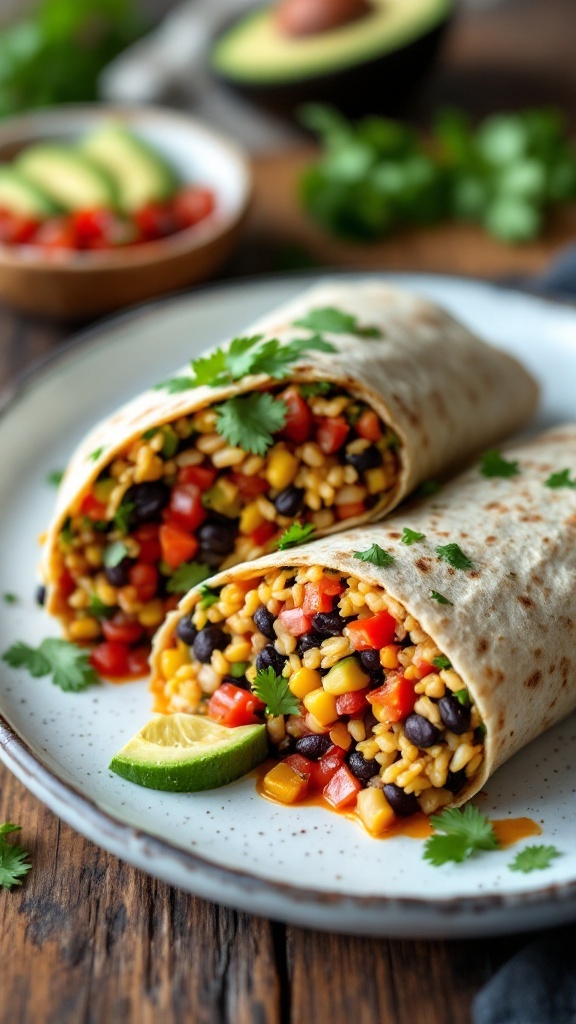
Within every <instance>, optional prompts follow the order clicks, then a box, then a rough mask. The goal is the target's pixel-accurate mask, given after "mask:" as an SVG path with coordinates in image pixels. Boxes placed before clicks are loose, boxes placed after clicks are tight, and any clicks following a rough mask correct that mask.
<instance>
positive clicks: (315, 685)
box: [289, 668, 322, 700]
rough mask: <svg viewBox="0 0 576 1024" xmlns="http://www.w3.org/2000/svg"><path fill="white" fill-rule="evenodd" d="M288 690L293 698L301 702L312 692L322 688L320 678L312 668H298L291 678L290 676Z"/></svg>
mask: <svg viewBox="0 0 576 1024" xmlns="http://www.w3.org/2000/svg"><path fill="white" fill-rule="evenodd" d="M289 685H290V689H291V690H292V693H293V694H294V696H295V697H299V698H300V700H303V699H304V697H306V696H307V694H309V693H312V690H318V689H319V688H320V687H321V686H322V676H321V675H320V673H319V672H316V670H315V669H313V668H299V669H298V671H297V672H295V673H294V675H293V676H290V684H289Z"/></svg>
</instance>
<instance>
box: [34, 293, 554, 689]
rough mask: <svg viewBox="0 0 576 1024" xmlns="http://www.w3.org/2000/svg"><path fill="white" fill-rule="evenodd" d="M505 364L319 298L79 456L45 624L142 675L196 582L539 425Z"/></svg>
mask: <svg viewBox="0 0 576 1024" xmlns="http://www.w3.org/2000/svg"><path fill="white" fill-rule="evenodd" d="M535 401H536V386H535V384H534V381H533V380H532V379H531V377H530V376H529V375H528V373H526V371H525V370H524V369H523V368H522V367H521V366H520V365H519V364H518V363H517V362H516V361H515V360H514V359H512V358H511V357H510V356H508V355H506V354H505V353H503V352H500V351H498V350H497V349H495V348H493V347H491V346H489V345H487V344H485V343H484V342H482V341H480V340H479V339H478V338H476V337H474V335H472V334H471V333H470V332H469V331H468V330H466V329H465V328H464V327H463V326H462V325H460V324H459V323H457V322H456V321H455V320H453V319H452V318H451V317H450V316H449V315H448V314H447V313H445V312H443V311H442V310H440V309H438V308H437V307H436V306H434V305H432V304H430V303H429V302H427V301H425V300H423V299H420V298H416V297H414V296H412V295H409V294H407V293H405V292H403V291H401V290H398V289H395V288H391V287H389V286H386V285H383V284H380V283H378V282H375V281H373V280H371V281H362V282H360V283H341V282H338V283H327V284H324V285H320V286H317V287H315V288H313V289H312V290H311V291H309V292H307V293H306V294H305V295H303V296H302V297H300V298H298V299H296V300H294V301H292V302H291V303H289V304H288V305H286V306H284V307H282V308H281V309H279V310H277V311H276V312H273V313H271V314H269V315H268V316H267V317H265V318H264V319H262V320H260V321H258V322H257V323H256V324H254V325H252V326H251V327H250V328H249V329H248V330H247V331H246V332H245V333H244V334H243V335H242V336H240V337H238V338H235V339H233V340H232V341H230V342H228V343H227V344H226V345H224V346H222V347H220V348H217V349H213V350H211V351H210V352H209V353H207V354H206V355H205V356H203V357H202V358H200V359H197V360H195V361H194V362H193V363H192V364H191V366H190V365H189V366H188V367H187V368H185V369H184V370H183V371H181V372H179V373H178V374H177V375H176V376H174V377H171V378H169V379H167V380H165V381H162V382H160V383H159V384H158V385H157V386H156V387H153V388H151V389H150V390H149V391H146V392H145V393H143V394H141V395H139V396H138V397H137V398H136V399H135V400H134V401H132V402H131V403H129V404H128V405H126V406H124V407H123V408H122V409H120V410H119V411H118V412H117V413H115V414H114V415H113V416H111V417H110V418H109V419H107V420H105V421H104V422H103V423H101V424H100V425H98V426H97V427H96V428H95V429H94V430H93V431H92V432H91V434H90V435H89V436H88V437H87V438H86V439H85V440H84V441H83V442H82V443H81V444H80V446H79V448H78V449H77V451H76V452H75V454H74V455H73V457H72V459H71V462H70V464H69V467H68V470H67V472H66V474H65V476H64V479H63V482H62V485H61V489H60V492H59V495H58V500H57V507H56V511H55V515H54V518H53V521H52V524H51V526H50V529H49V531H48V537H47V542H46V546H45V552H44V559H43V576H44V582H45V583H46V585H47V608H48V611H49V612H51V613H52V614H54V615H57V616H59V618H60V619H61V621H62V623H63V626H64V629H65V633H66V636H67V637H68V639H70V640H74V641H78V642H81V643H86V642H93V643H94V644H96V649H95V652H94V660H95V664H96V667H97V668H98V669H99V671H100V672H101V673H102V674H104V675H106V676H124V675H130V674H139V673H141V672H142V671H144V670H145V667H146V658H147V654H148V653H149V641H150V637H151V636H152V634H153V633H154V631H155V630H156V628H157V627H158V626H159V625H160V624H161V623H162V622H163V620H164V617H165V615H166V613H167V611H168V610H170V609H171V608H172V607H174V605H175V604H176V603H177V600H178V595H179V594H182V593H185V592H186V591H187V590H188V589H190V587H191V586H192V585H193V583H195V582H198V581H199V580H201V579H202V578H207V577H208V576H209V575H211V574H213V573H214V572H215V571H217V570H218V569H221V568H228V567H230V566H231V565H233V564H236V563H238V562H241V561H245V560H248V559H253V558H257V557H260V556H262V555H264V554H266V553H267V552H268V551H270V550H272V549H273V548H274V547H275V546H276V545H277V543H278V540H279V538H280V537H281V536H282V534H283V533H284V531H285V530H286V529H287V528H288V527H290V526H291V525H292V524H293V523H294V522H295V521H297V522H298V523H299V524H300V529H301V530H303V531H304V534H303V535H306V534H311V533H312V532H313V531H314V533H315V536H316V537H319V536H322V535H324V534H332V533H336V532H338V531H340V530H342V529H343V528H346V527H348V526H354V525H357V524H360V523H362V522H369V521H372V520H377V519H379V518H380V517H381V516H382V515H384V514H385V513H386V512H388V511H389V510H390V509H391V508H392V507H393V506H395V505H396V504H398V502H399V501H400V500H401V499H402V498H403V497H405V496H406V495H407V494H409V493H410V492H411V491H412V490H413V489H414V488H415V487H416V485H418V484H419V483H420V482H421V481H423V480H425V479H426V478H429V477H431V476H435V475H437V474H440V473H447V472H449V471H450V470H451V469H453V468H454V466H456V465H457V464H458V463H461V462H462V461H463V460H465V459H467V458H469V457H470V456H471V455H472V454H473V453H474V452H476V451H478V450H480V449H481V448H484V447H486V446H488V445H490V444H492V443H493V442H495V441H496V440H497V439H498V438H500V437H503V436H505V435H506V434H509V433H511V432H512V431H514V430H517V429H518V428H520V427H521V426H522V425H523V424H524V423H525V422H526V421H527V420H528V418H529V417H530V415H531V413H532V411H533V409H534V405H535Z"/></svg>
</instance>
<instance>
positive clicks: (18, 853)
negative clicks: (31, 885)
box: [0, 821, 32, 889]
mask: <svg viewBox="0 0 576 1024" xmlns="http://www.w3.org/2000/svg"><path fill="white" fill-rule="evenodd" d="M12 832H20V825H13V824H12V823H11V822H10V821H6V822H4V824H3V825H0V887H1V888H3V889H12V888H13V886H15V885H22V879H23V878H24V876H25V875H27V874H28V872H29V871H30V868H31V867H32V865H31V863H30V855H29V853H28V851H27V850H25V849H24V847H23V846H19V845H17V844H16V843H9V842H8V841H7V839H6V838H5V836H7V835H10V834H11V833H12Z"/></svg>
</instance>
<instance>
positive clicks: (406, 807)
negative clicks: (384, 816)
mask: <svg viewBox="0 0 576 1024" xmlns="http://www.w3.org/2000/svg"><path fill="white" fill-rule="evenodd" d="M384 796H385V797H386V799H387V801H388V803H389V804H390V807H391V808H392V810H393V811H394V814H397V815H398V817H399V818H408V817H409V816H410V815H411V814H416V811H418V810H420V808H419V806H418V801H417V799H416V797H415V796H414V793H406V792H405V791H404V790H403V789H400V786H397V785H396V784H395V783H394V782H389V783H388V785H386V786H384Z"/></svg>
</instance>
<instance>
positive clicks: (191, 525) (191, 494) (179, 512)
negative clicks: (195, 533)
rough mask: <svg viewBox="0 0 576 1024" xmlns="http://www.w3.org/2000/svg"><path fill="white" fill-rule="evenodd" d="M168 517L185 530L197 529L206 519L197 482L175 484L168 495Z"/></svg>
mask: <svg viewBox="0 0 576 1024" xmlns="http://www.w3.org/2000/svg"><path fill="white" fill-rule="evenodd" d="M169 509H170V518H171V519H174V520H176V522H177V523H178V524H179V525H180V526H183V527H184V528H185V529H186V530H197V529H198V527H199V526H200V524H201V523H203V522H204V520H205V519H206V509H205V508H204V506H203V504H202V491H201V490H200V488H199V487H198V485H197V484H176V487H174V488H173V489H172V493H171V495H170V505H169Z"/></svg>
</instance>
